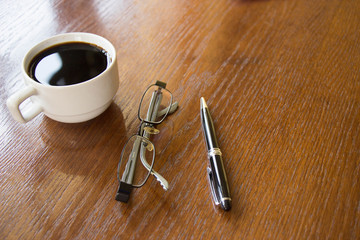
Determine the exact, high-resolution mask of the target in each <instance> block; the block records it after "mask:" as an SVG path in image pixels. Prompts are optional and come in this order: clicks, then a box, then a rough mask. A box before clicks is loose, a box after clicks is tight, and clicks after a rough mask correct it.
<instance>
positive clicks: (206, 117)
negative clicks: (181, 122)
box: [200, 107, 219, 151]
mask: <svg viewBox="0 0 360 240" xmlns="http://www.w3.org/2000/svg"><path fill="white" fill-rule="evenodd" d="M200 116H201V125H202V128H203V132H204V136H205V143H206V148H207V149H208V151H209V150H210V149H214V148H218V147H219V145H218V142H217V138H216V135H215V127H214V123H213V121H212V118H211V115H210V112H209V109H208V108H207V107H206V108H202V109H201V114H200Z"/></svg>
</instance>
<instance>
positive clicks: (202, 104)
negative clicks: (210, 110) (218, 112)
mask: <svg viewBox="0 0 360 240" xmlns="http://www.w3.org/2000/svg"><path fill="white" fill-rule="evenodd" d="M206 107H207V105H206V102H205V99H204V98H203V97H201V98H200V108H206Z"/></svg>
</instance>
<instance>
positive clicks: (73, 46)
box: [28, 42, 111, 86]
mask: <svg viewBox="0 0 360 240" xmlns="http://www.w3.org/2000/svg"><path fill="white" fill-rule="evenodd" d="M110 62H111V59H110V57H109V55H108V53H107V52H106V51H105V50H103V49H101V48H100V47H97V46H95V45H92V44H88V43H78V42H70V43H63V44H59V45H55V46H53V47H50V48H48V49H45V50H43V51H42V52H40V53H39V54H38V55H36V56H35V57H34V58H33V59H32V60H31V62H30V65H29V69H28V73H29V76H30V77H31V78H32V79H34V80H35V81H37V82H39V83H42V84H45V85H52V86H66V85H73V84H77V83H82V82H85V81H87V80H90V79H92V78H94V77H96V76H97V75H99V74H101V73H102V72H103V71H105V69H106V68H107V66H108V65H109V64H110Z"/></svg>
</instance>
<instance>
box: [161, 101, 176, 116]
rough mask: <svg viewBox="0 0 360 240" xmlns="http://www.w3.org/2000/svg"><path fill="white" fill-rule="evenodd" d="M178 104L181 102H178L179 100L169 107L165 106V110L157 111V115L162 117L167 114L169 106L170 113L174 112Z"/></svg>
mask: <svg viewBox="0 0 360 240" xmlns="http://www.w3.org/2000/svg"><path fill="white" fill-rule="evenodd" d="M178 106H179V103H178V102H174V103H173V104H171V105H170V106H169V107H167V108H164V109H163V110H161V111H159V112H158V113H157V117H161V116H163V115H164V114H166V113H167V111H168V109H169V108H170V110H169V113H168V114H172V113H173V112H175V111H176V109H177V108H178Z"/></svg>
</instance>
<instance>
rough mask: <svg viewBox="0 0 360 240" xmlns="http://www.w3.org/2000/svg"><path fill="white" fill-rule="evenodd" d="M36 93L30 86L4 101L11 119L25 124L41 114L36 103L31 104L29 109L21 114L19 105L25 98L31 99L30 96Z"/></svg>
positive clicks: (40, 108) (39, 107)
mask: <svg viewBox="0 0 360 240" xmlns="http://www.w3.org/2000/svg"><path fill="white" fill-rule="evenodd" d="M36 94H37V91H36V89H35V88H33V87H31V86H27V87H26V88H23V89H21V90H20V91H18V92H16V93H14V94H13V95H11V96H10V97H9V98H8V100H7V101H6V105H7V107H8V109H9V111H10V113H11V115H12V117H13V118H14V119H15V120H16V121H18V122H20V123H26V122H28V121H30V120H31V119H33V118H34V117H36V116H37V115H38V114H39V113H41V112H42V110H43V109H42V107H41V105H40V104H38V103H32V106H31V107H30V109H28V110H26V111H24V112H21V110H20V108H19V107H20V104H21V103H22V102H24V101H25V100H26V99H27V98H29V97H31V96H32V95H36Z"/></svg>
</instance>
